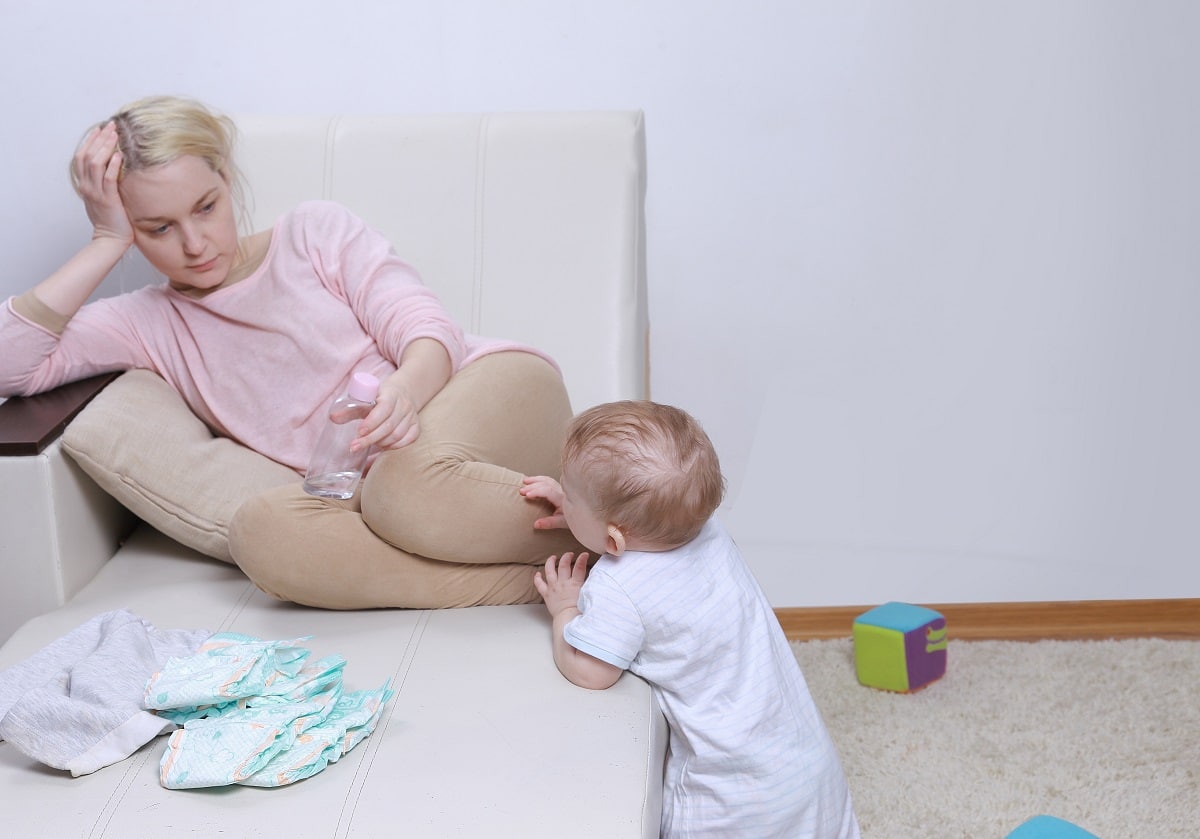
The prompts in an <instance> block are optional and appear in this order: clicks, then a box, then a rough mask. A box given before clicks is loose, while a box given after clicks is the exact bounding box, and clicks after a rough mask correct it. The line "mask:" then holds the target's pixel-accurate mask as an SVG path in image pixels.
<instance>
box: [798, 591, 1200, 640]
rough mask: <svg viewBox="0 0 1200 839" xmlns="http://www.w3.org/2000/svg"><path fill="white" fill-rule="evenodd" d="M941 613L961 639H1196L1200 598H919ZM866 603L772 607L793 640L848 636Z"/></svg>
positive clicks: (954, 635) (953, 636)
mask: <svg viewBox="0 0 1200 839" xmlns="http://www.w3.org/2000/svg"><path fill="white" fill-rule="evenodd" d="M920 605H922V606H928V607H929V608H931V609H936V610H937V611H939V612H941V613H942V614H943V615H944V616H945V618H946V625H947V627H948V628H949V630H950V638H951V639H957V640H962V641H984V640H993V641H1038V640H1043V639H1058V640H1100V639H1105V638H1179V639H1200V599H1172V600H1079V601H1060V602H1044V603H952V604H944V605H937V604H933V603H922V604H920ZM869 608H871V607H870V606H830V607H824V606H818V607H813V608H788V609H776V610H775V614H776V615H777V616H778V618H779V623H780V625H781V626H782V627H783V632H784V634H785V635H786V636H787V637H788V639H789V640H792V641H811V640H818V639H827V638H848V637H850V629H851V626H852V625H853V624H854V619H855V618H856V617H858V616H859V615H861V614H862V613H863V612H865V611H866V610H867V609H869Z"/></svg>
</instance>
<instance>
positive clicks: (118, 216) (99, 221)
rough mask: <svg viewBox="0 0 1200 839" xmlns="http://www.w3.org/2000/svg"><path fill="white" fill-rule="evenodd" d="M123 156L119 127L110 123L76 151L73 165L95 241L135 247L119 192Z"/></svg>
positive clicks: (103, 126)
mask: <svg viewBox="0 0 1200 839" xmlns="http://www.w3.org/2000/svg"><path fill="white" fill-rule="evenodd" d="M121 163H122V157H121V152H120V150H119V149H118V147H117V128H116V126H115V125H114V124H113V123H111V122H109V123H105V124H104V125H101V126H97V127H96V128H93V129H92V130H91V131H90V132H88V135H87V136H86V137H85V138H84V140H83V142H82V143H81V144H80V146H79V149H78V150H77V151H76V152H75V159H74V160H73V161H72V163H71V165H72V168H73V169H74V172H75V182H76V183H77V184H78V186H79V194H80V197H81V198H83V205H84V208H85V209H86V210H87V215H88V219H89V220H90V221H91V223H92V228H93V233H92V238H93V239H101V238H106V239H114V240H117V241H119V242H123V243H124V244H125V245H131V244H133V226H132V225H131V224H130V223H129V216H128V214H127V213H126V212H125V205H124V204H123V203H122V202H121V194H120V192H119V191H118V183H117V179H118V175H119V174H120V172H121Z"/></svg>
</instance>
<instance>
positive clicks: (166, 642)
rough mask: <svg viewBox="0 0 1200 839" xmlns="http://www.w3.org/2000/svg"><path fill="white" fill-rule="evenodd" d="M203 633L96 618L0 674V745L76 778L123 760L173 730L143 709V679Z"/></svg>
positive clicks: (128, 616)
mask: <svg viewBox="0 0 1200 839" xmlns="http://www.w3.org/2000/svg"><path fill="white" fill-rule="evenodd" d="M210 635H212V633H211V632H209V631H207V630H168V631H160V630H157V629H155V628H154V626H152V625H151V624H150V623H149V622H148V621H145V620H143V619H142V618H139V617H138V616H137V615H134V614H133V613H131V612H127V611H123V610H122V611H114V612H105V613H104V614H101V615H97V616H96V617H94V618H92V619H91V620H90V621H88V622H87V623H85V624H83V625H82V626H80V627H78V628H76V629H74V630H72V631H71V632H69V633H68V634H66V635H64V636H63V637H61V638H59V639H58V640H57V641H54V642H52V643H51V644H49V645H48V646H46V647H45V648H43V649H42V650H41V651H39V652H38V653H36V654H34V655H33V656H31V657H30V658H28V659H26V660H25V661H22V662H20V663H18V664H15V665H13V666H12V667H9V668H8V669H7V670H4V671H3V672H0V739H3V740H7V741H8V742H10V743H12V744H13V746H15V747H16V748H18V749H19V750H21V751H22V752H23V753H25V754H26V755H28V756H30V757H32V758H34V759H35V760H38V761H40V762H42V763H45V764H47V765H48V766H53V767H55V768H56V769H65V770H67V771H69V772H70V773H71V774H72V775H76V776H78V775H86V774H88V773H90V772H95V771H96V770H97V769H100V768H102V767H104V766H108V765H109V764H111V763H116V762H117V761H119V760H123V759H125V758H127V757H129V755H131V754H133V753H134V752H135V751H137V750H138V749H139V748H141V747H142V746H143V745H145V744H146V743H148V742H149V741H151V740H153V739H154V738H155V737H157V736H158V735H159V734H162V733H164V732H167V731H171V730H174V728H175V725H174V724H173V723H171V722H169V721H168V720H165V719H163V718H162V717H159V716H157V715H156V714H154V713H152V712H150V711H147V710H145V708H144V707H143V691H144V689H145V687H146V682H147V680H148V679H149V678H150V677H151V676H152V675H154V674H155V673H156V672H157V671H159V670H160V669H162V667H163V665H165V664H166V663H167V661H168V660H169V659H171V658H177V657H183V656H190V655H192V654H193V653H195V652H196V650H197V649H198V648H199V646H200V645H201V644H202V643H204V641H206V640H207V639H208V638H209V636H210Z"/></svg>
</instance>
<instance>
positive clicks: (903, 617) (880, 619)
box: [854, 601, 943, 632]
mask: <svg viewBox="0 0 1200 839" xmlns="http://www.w3.org/2000/svg"><path fill="white" fill-rule="evenodd" d="M942 619H943V618H942V614H941V612H936V611H934V610H933V609H928V608H926V607H924V606H914V605H913V604H911V603H900V602H897V601H892V602H890V603H884V604H883V605H882V606H876V607H875V608H874V609H868V610H867V611H865V612H863V613H862V614H861V615H859V616H858V617H857V618H855V619H854V622H855V623H865V624H869V625H871V626H882V627H887V628H888V629H894V630H896V631H897V632H912V631H913V630H914V629H916V628H917V627H919V626H924V625H925V624H927V623H929V622H930V621H935V620H942Z"/></svg>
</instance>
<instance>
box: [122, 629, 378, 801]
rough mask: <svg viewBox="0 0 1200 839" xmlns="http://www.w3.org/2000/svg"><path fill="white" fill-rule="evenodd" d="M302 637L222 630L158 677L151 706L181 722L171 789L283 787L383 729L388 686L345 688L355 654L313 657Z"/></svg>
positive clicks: (168, 763) (172, 745)
mask: <svg viewBox="0 0 1200 839" xmlns="http://www.w3.org/2000/svg"><path fill="white" fill-rule="evenodd" d="M303 640H306V639H304V638H300V639H296V641H303ZM296 641H261V640H259V639H257V638H252V637H250V636H248V635H240V634H237V633H232V632H222V633H218V634H216V635H213V636H212V637H211V638H209V639H208V640H207V641H206V642H204V643H203V644H201V645H200V648H199V650H197V651H196V653H195V654H194V655H192V656H189V657H188V658H176V659H172V660H171V661H169V662H168V663H167V665H166V666H165V667H164V668H163V669H162V670H161V671H160V672H158V673H156V674H155V675H154V676H153V677H151V679H150V680H149V682H148V683H147V685H146V690H145V706H146V707H147V708H151V709H154V710H156V711H157V712H158V713H159V715H161V716H163V717H166V718H167V719H169V720H170V721H172V722H173V723H176V724H177V725H181V726H182V728H181V729H179V730H178V731H176V732H175V733H174V734H172V735H171V737H170V739H169V740H168V741H167V750H166V753H165V754H164V755H163V759H162V764H161V766H160V768H159V781H160V782H161V783H162V785H163V786H164V787H167V788H168V789H192V788H196V787H214V786H224V785H227V784H246V785H248V786H257V787H278V786H283V785H285V784H290V783H292V782H294V781H300V780H303V779H304V778H308V777H310V776H312V775H315V774H316V773H318V772H320V771H321V770H322V769H324V768H325V767H326V766H328V765H329V764H331V763H335V762H337V760H338V759H339V758H341V756H342V755H344V754H346V752H348V751H350V750H351V749H352V748H354V747H355V746H356V745H358V744H359V743H360V742H362V740H363V739H364V738H365V737H366V736H367V735H368V734H370V733H371V732H372V731H373V730H374V728H375V724H376V722H378V720H379V715H380V714H381V713H382V711H383V708H384V706H385V705H386V704H387V702H388V700H389V699H391V697H392V691H391V690H390V689H389V688H388V686H387V685H386V684H385V685H383V686H381V687H379V688H377V689H375V690H360V691H352V692H349V693H347V692H344V691H343V689H342V670H343V669H344V668H345V666H346V660H345V659H344V658H342V657H341V656H337V655H334V656H326V657H324V658H319V659H316V660H315V661H310V660H309V651H308V650H306V649H304V648H303V647H299V646H296Z"/></svg>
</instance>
